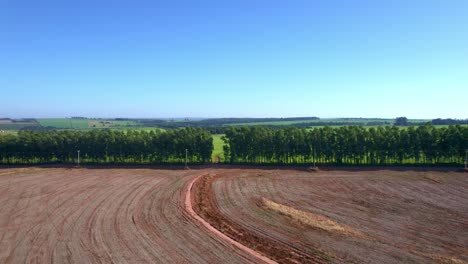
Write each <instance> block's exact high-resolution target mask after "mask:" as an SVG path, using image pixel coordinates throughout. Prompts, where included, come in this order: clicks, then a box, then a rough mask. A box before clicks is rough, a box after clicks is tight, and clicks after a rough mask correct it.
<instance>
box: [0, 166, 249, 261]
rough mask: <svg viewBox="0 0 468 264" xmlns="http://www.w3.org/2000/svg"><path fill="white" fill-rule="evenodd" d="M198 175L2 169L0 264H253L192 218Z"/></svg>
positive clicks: (183, 172)
mask: <svg viewBox="0 0 468 264" xmlns="http://www.w3.org/2000/svg"><path fill="white" fill-rule="evenodd" d="M196 174H198V172H193V171H184V170H151V169H58V168H47V169H44V168H17V169H0V263H226V262H228V263H246V262H251V263H254V262H255V261H256V259H255V258H253V257H251V256H250V255H248V254H246V253H244V252H242V251H240V250H237V249H236V248H232V246H231V245H230V244H228V243H226V242H225V241H224V240H222V239H219V238H217V237H216V236H213V235H212V234H210V233H208V232H207V231H206V230H205V228H203V227H201V226H200V225H199V224H198V223H197V222H195V221H193V219H192V218H191V217H190V216H189V215H188V214H187V212H186V210H185V209H184V197H185V196H184V194H185V191H186V187H187V186H186V183H187V182H188V181H190V180H191V179H193V178H194V177H195V176H196Z"/></svg>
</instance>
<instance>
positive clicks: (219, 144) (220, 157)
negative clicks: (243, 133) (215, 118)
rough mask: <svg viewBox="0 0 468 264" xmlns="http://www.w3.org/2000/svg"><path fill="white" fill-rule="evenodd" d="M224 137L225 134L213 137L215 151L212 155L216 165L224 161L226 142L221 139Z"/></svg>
mask: <svg viewBox="0 0 468 264" xmlns="http://www.w3.org/2000/svg"><path fill="white" fill-rule="evenodd" d="M222 136H224V134H216V135H213V147H214V149H213V153H212V154H211V160H212V161H213V162H215V163H218V162H223V161H224V151H223V146H224V142H223V140H222V139H221V137H222Z"/></svg>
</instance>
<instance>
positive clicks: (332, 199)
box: [212, 170, 468, 263]
mask: <svg viewBox="0 0 468 264" xmlns="http://www.w3.org/2000/svg"><path fill="white" fill-rule="evenodd" d="M467 176H468V174H466V173H456V172H448V173H446V172H421V171H420V172H417V171H390V170H376V171H357V172H356V171H321V172H299V171H287V170H277V171H275V170H271V171H265V170H231V171H229V172H224V173H223V175H222V176H219V177H217V178H216V180H214V182H213V187H212V189H213V190H214V196H215V197H214V199H215V200H216V203H217V206H218V208H219V211H220V213H221V215H223V216H224V217H225V218H226V219H229V220H230V221H233V222H234V225H239V226H241V227H243V228H244V229H246V230H250V231H251V232H255V233H258V234H262V235H263V236H265V237H267V238H269V239H270V240H273V241H278V242H283V243H284V244H287V245H292V246H293V247H294V249H295V250H298V251H299V252H303V253H305V254H308V255H314V254H315V255H317V253H320V254H325V255H327V256H330V257H331V259H332V260H331V261H332V262H335V261H336V262H345V263H350V262H351V263H467V261H468V177H467ZM265 201H267V202H265ZM324 219H325V220H326V221H328V222H326V221H324Z"/></svg>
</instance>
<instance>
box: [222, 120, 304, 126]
mask: <svg viewBox="0 0 468 264" xmlns="http://www.w3.org/2000/svg"><path fill="white" fill-rule="evenodd" d="M309 122H313V120H309V121H304V120H300V121H271V122H250V123H234V124H228V125H227V126H288V125H292V124H298V123H309Z"/></svg>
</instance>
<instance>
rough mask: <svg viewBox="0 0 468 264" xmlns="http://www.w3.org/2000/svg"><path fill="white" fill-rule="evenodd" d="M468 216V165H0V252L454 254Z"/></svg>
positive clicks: (217, 258) (140, 259)
mask: <svg viewBox="0 0 468 264" xmlns="http://www.w3.org/2000/svg"><path fill="white" fill-rule="evenodd" d="M192 185H193V187H192V190H191V191H189V189H190V187H191V186H192ZM192 205H193V209H194V210H190V208H191V207H192ZM189 207H190V208H189ZM194 212H196V213H197V214H199V215H200V216H201V218H200V217H197V216H196V215H194V214H195V213H194ZM467 219H468V177H467V174H466V173H455V172H415V171H387V170H374V171H360V172H358V171H344V170H341V171H319V172H304V171H296V170H260V169H200V170H160V169H85V168H81V169H75V168H74V169H65V168H14V169H0V263H259V262H260V261H262V260H265V259H266V260H267V261H268V259H272V260H279V261H280V262H294V261H298V262H338V263H340V262H355V263H401V262H405V263H411V262H414V263H428V262H429V263H430V262H434V263H440V262H446V263H463V262H466V261H468V250H467V248H468V220H467ZM204 220H206V223H203V222H202V221H204ZM208 223H210V224H211V226H210V225H209V224H208ZM212 228H217V229H218V230H219V231H221V233H223V234H226V236H225V237H223V236H222V235H221V233H216V232H215V231H213V230H212ZM235 241H237V242H235ZM236 243H241V244H242V245H243V246H244V247H246V248H248V249H250V250H248V249H242V247H241V246H239V245H236ZM255 254H257V255H255ZM261 255H263V257H262V256H261Z"/></svg>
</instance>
